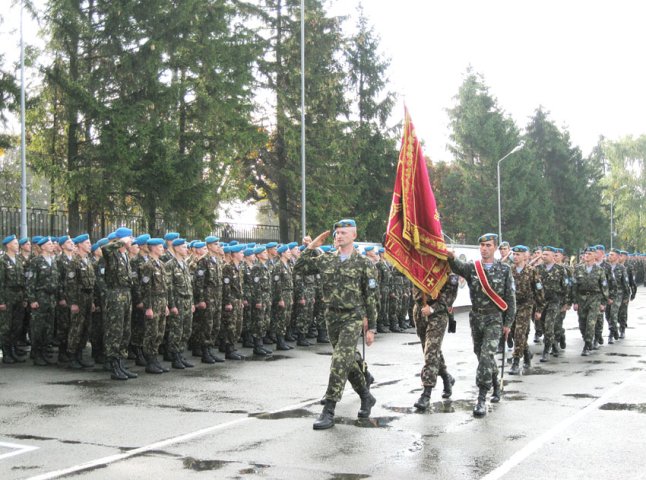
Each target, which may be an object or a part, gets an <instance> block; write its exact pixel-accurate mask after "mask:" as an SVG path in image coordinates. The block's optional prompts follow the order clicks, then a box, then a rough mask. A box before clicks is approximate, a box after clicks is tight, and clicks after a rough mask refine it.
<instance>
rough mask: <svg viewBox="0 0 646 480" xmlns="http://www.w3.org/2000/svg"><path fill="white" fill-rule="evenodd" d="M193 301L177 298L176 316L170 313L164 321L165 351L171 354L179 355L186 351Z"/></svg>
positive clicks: (191, 327) (191, 324) (191, 323)
mask: <svg viewBox="0 0 646 480" xmlns="http://www.w3.org/2000/svg"><path fill="white" fill-rule="evenodd" d="M192 305H193V300H192V299H191V298H190V297H189V298H177V299H176V306H177V311H178V313H177V315H175V314H173V313H172V312H171V313H170V315H169V316H168V320H167V321H166V330H167V331H168V338H167V339H166V346H167V347H168V348H167V350H168V351H169V352H171V353H181V352H183V351H184V350H186V344H187V343H188V339H189V338H190V336H191V331H192V329H193V312H192V311H191V306H192Z"/></svg>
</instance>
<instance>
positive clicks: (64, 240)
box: [57, 235, 71, 245]
mask: <svg viewBox="0 0 646 480" xmlns="http://www.w3.org/2000/svg"><path fill="white" fill-rule="evenodd" d="M68 240H71V239H70V236H69V235H63V236H62V237H58V240H57V242H58V244H59V245H63V244H64V243H65V242H67V241H68Z"/></svg>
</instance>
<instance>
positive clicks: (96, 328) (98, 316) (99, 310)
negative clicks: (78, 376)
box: [90, 304, 104, 358]
mask: <svg viewBox="0 0 646 480" xmlns="http://www.w3.org/2000/svg"><path fill="white" fill-rule="evenodd" d="M103 312H104V306H103V305H102V304H100V305H96V309H95V310H94V312H93V313H92V320H91V322H90V343H91V344H92V356H93V357H94V358H96V356H97V355H98V354H99V353H103V352H104V349H103Z"/></svg>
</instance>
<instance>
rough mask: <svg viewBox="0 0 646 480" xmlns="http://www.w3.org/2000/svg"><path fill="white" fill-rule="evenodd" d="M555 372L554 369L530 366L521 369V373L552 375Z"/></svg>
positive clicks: (526, 374)
mask: <svg viewBox="0 0 646 480" xmlns="http://www.w3.org/2000/svg"><path fill="white" fill-rule="evenodd" d="M555 373H556V372H555V371H554V370H545V369H544V368H541V367H530V368H526V369H525V370H523V375H525V376H528V375H554V374H555Z"/></svg>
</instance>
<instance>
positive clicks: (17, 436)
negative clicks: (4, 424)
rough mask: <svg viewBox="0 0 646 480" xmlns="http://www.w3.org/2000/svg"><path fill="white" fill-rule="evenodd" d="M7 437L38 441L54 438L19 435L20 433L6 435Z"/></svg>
mask: <svg viewBox="0 0 646 480" xmlns="http://www.w3.org/2000/svg"><path fill="white" fill-rule="evenodd" d="M7 437H11V438H15V439H16V440H39V441H45V440H56V439H55V438H52V437H39V436H37V435H21V434H14V435H7Z"/></svg>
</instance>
